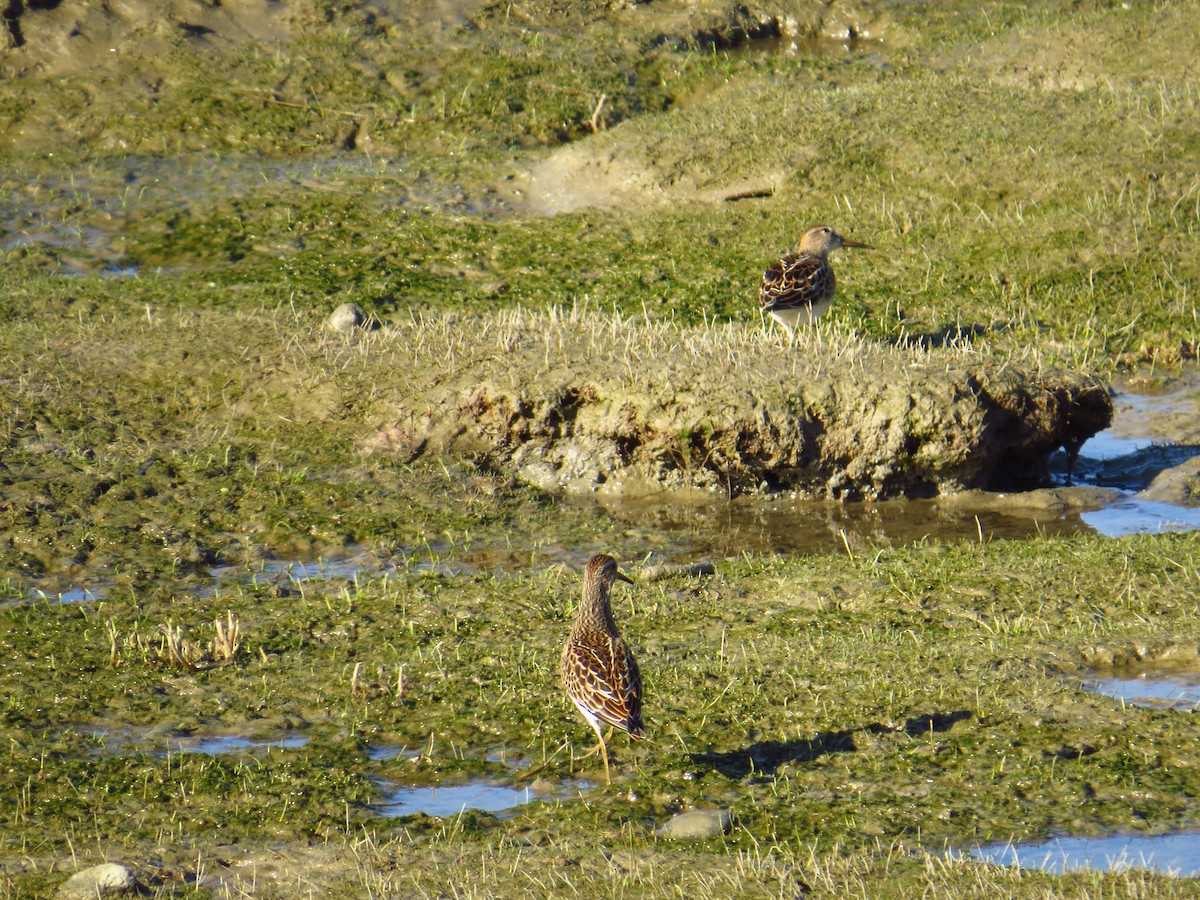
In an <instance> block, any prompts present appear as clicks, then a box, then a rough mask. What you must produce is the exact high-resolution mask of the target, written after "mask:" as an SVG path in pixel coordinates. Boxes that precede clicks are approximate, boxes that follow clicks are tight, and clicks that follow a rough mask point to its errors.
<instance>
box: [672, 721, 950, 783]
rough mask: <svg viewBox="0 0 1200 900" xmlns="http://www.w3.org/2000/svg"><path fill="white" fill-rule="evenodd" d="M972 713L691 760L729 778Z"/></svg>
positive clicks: (930, 728)
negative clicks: (861, 738)
mask: <svg viewBox="0 0 1200 900" xmlns="http://www.w3.org/2000/svg"><path fill="white" fill-rule="evenodd" d="M971 716H972V713H971V712H969V711H968V710H965V709H956V710H953V711H951V712H947V713H927V714H925V715H921V716H915V717H913V718H911V719H908V720H906V721H905V722H904V724H903V725H902V726H899V727H896V728H892V727H889V726H887V725H883V724H881V723H879V722H872V723H871V724H870V725H864V726H863V727H862V728H848V729H845V730H843V731H827V732H820V733H818V734H817V735H816V736H815V737H812V738H810V739H808V740H796V741H759V742H758V743H755V744H751V745H750V746H749V747H746V748H744V749H741V750H731V751H728V752H726V753H693V754H692V762H693V763H695V764H696V765H701V766H708V767H709V768H711V769H713V770H715V771H717V772H720V773H721V774H722V775H724V776H725V777H727V778H736V779H741V778H746V777H747V776H750V775H753V774H754V773H755V772H770V771H774V770H775V769H777V768H779V767H780V766H781V765H784V764H785V763H805V762H812V761H814V760H816V759H820V758H821V757H822V756H832V755H833V754H835V753H852V752H854V751H855V750H858V749H859V748H858V745H857V744H856V743H855V741H854V736H855V734H858V733H866V734H894V733H896V732H903V733H904V734H907V735H908V736H909V737H919V736H921V735H925V734H929V733H930V732H943V731H949V730H950V728H952V727H953V726H954V724H955V723H957V722H961V721H963V720H964V719H969V718H971Z"/></svg>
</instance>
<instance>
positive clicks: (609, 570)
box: [583, 553, 633, 585]
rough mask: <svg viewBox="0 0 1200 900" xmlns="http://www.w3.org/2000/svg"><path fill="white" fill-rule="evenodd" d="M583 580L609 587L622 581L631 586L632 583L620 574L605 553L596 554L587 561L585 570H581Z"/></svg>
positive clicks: (613, 562)
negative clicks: (615, 582)
mask: <svg viewBox="0 0 1200 900" xmlns="http://www.w3.org/2000/svg"><path fill="white" fill-rule="evenodd" d="M583 575H584V580H586V581H590V582H598V583H600V584H605V585H611V584H612V583H613V582H614V581H624V582H625V583H626V584H633V581H632V580H631V579H629V578H626V577H625V576H624V575H622V574H621V572H620V570H619V569H618V568H617V561H616V560H615V559H613V558H612V557H611V556H608V555H607V554H605V553H597V554H596V555H595V556H593V557H592V558H591V559H589V560H588V564H587V568H585V569H584V570H583Z"/></svg>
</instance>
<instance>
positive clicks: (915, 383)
mask: <svg viewBox="0 0 1200 900" xmlns="http://www.w3.org/2000/svg"><path fill="white" fill-rule="evenodd" d="M480 324H482V327H481V328H479V327H478V326H480ZM465 330H466V331H470V333H471V337H469V338H468V337H467V336H465V335H464V333H463V332H464V329H462V328H461V326H460V324H459V323H456V322H455V321H454V320H452V319H439V320H436V321H434V320H430V321H425V322H417V323H415V324H414V325H413V326H412V328H410V329H406V330H405V332H404V334H403V336H401V335H400V334H398V333H396V332H393V333H392V334H391V335H390V336H389V335H386V334H385V335H384V336H383V337H382V338H379V340H381V341H384V342H385V344H386V346H385V347H381V348H378V350H379V351H382V352H383V353H384V359H386V366H385V367H386V369H387V370H388V371H391V372H403V373H404V378H405V380H404V383H403V384H400V383H394V384H392V385H391V386H387V385H377V388H376V389H377V391H378V392H379V396H381V398H382V399H381V400H380V401H379V403H378V404H377V405H376V407H375V415H374V416H373V417H372V418H373V420H374V423H375V424H376V425H377V426H378V431H377V432H376V433H375V434H374V435H373V436H372V437H370V438H368V439H367V440H366V442H365V446H366V447H367V448H368V449H370V450H373V451H381V452H397V453H402V454H404V455H405V456H406V457H410V458H411V457H413V456H416V455H419V454H420V453H429V452H448V453H454V454H465V455H470V456H474V457H476V458H477V459H479V460H481V461H482V462H484V463H486V464H487V465H489V466H492V467H495V468H497V469H501V470H505V471H511V472H513V473H514V474H515V475H516V476H517V477H518V478H520V479H522V480H524V481H526V482H529V483H532V484H534V485H536V486H538V487H540V488H543V489H546V490H551V491H566V492H592V491H613V492H622V493H635V494H636V493H642V492H646V491H658V490H662V489H666V488H672V489H673V488H706V489H712V490H719V491H721V492H724V493H728V494H733V495H736V494H744V493H757V492H777V491H796V492H799V493H802V494H808V495H816V496H832V497H840V498H887V497H898V496H909V497H924V496H932V495H937V494H943V493H949V492H955V491H959V490H964V489H969V488H986V489H1007V488H1013V487H1025V486H1033V485H1036V484H1039V483H1042V482H1044V481H1045V479H1046V477H1047V461H1048V457H1049V455H1050V454H1051V453H1053V452H1054V451H1055V450H1056V449H1058V448H1059V447H1062V446H1067V447H1077V446H1078V445H1079V444H1080V443H1082V441H1083V440H1085V439H1086V438H1087V437H1089V436H1091V435H1092V434H1094V433H1096V432H1097V431H1099V430H1101V429H1102V428H1104V427H1106V426H1107V425H1108V423H1109V421H1110V420H1111V417H1112V402H1111V400H1110V398H1109V394H1108V391H1107V389H1106V388H1105V387H1104V386H1103V385H1102V384H1100V383H1098V382H1097V381H1095V380H1094V379H1092V378H1089V377H1084V376H1080V375H1075V374H1071V373H1067V372H1059V371H1054V370H1047V369H1043V368H1041V367H1038V366H1037V365H1036V364H1033V363H1031V364H1029V365H1027V366H1023V365H1021V364H1019V363H1016V362H1014V361H1011V360H1010V361H1006V362H1002V361H996V360H994V359H991V358H988V357H984V356H980V355H977V354H974V353H972V352H971V351H969V350H957V349H953V350H944V349H942V350H929V351H926V350H915V349H907V348H895V347H882V346H877V345H871V344H866V343H864V342H862V341H861V340H859V339H858V338H856V337H853V336H844V335H837V334H834V333H831V332H828V331H817V332H813V333H810V334H805V335H802V336H801V337H800V338H798V339H797V341H796V342H795V343H793V344H789V343H787V342H786V341H784V340H782V339H780V338H779V337H777V336H775V335H772V334H764V333H763V332H761V331H759V330H758V329H753V328H745V327H739V326H728V327H722V328H714V329H708V330H689V329H682V328H676V327H674V326H663V325H649V324H645V323H640V324H633V323H630V322H623V321H621V320H619V319H614V318H611V317H601V316H590V315H571V316H568V317H554V316H547V317H542V316H532V315H529V314H523V315H522V314H517V315H513V314H508V315H505V316H497V317H492V318H489V319H487V320H486V321H484V322H483V323H478V322H476V323H474V324H473V326H472V328H471V329H465ZM401 344H403V345H404V346H403V347H402V346H400V345H401ZM411 348H419V350H416V351H414V350H412V349H411ZM377 352H378V351H377ZM414 354H415V355H414ZM380 362H383V360H382V359H381V360H380Z"/></svg>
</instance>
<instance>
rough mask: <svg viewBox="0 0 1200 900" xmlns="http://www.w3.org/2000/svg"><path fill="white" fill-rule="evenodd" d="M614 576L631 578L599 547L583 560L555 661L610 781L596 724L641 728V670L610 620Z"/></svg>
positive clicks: (633, 732) (636, 736)
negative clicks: (578, 594)
mask: <svg viewBox="0 0 1200 900" xmlns="http://www.w3.org/2000/svg"><path fill="white" fill-rule="evenodd" d="M614 581H624V582H627V583H628V584H633V582H632V581H630V580H629V579H628V578H626V577H625V576H624V575H622V574H621V573H620V572H619V571H618V570H617V561H616V560H615V559H613V558H612V557H611V556H606V555H604V554H603V553H600V554H597V555H596V556H593V557H592V558H591V559H590V560H588V564H587V566H586V568H584V570H583V599H582V600H581V601H580V603H579V610H578V611H577V612H576V614H575V624H574V626H573V627H572V628H571V635H570V637H568V638H567V643H566V645H564V646H563V652H562V658H561V659H560V660H559V664H558V672H559V675H561V676H562V683H563V687H564V688H566V691H567V696H568V697H570V698H571V700H572V702H574V704H575V706H576V707H578V708H579V711H580V712H581V713H582V714H583V717H584V718H585V719H587V722H588V724H589V725H591V726H592V730H593V731H595V732H596V737H597V738H599V739H600V747H599V750H600V755H601V757H602V758H603V760H604V780H605V782H606V783H608V784H612V778H611V776H610V775H609V770H608V747H607V746H606V743H605V740H604V734H603V731H602V727H601V726H602V725H608V726H611V727H613V728H619V729H621V730H622V731H624V732H626V733H628V735H629V737H630V738H631V739H632V740H635V741H636V740H640V739H641V738H642V737H644V736H645V733H646V727H645V725H644V724H643V722H642V676H641V673H640V672H638V667H637V661H636V660H635V659H634V658H633V654H632V653H631V652H630V651H629V647H628V646H627V645H626V644H625V641H624V640H622V638H621V635H620V634H618V633H617V626H616V623H615V622H613V616H612V606H611V604H610V602H609V592H610V591H611V590H612V584H613V582H614Z"/></svg>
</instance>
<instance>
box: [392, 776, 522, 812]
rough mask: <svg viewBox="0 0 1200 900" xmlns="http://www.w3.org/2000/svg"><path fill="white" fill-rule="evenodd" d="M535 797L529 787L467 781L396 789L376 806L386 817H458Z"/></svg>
mask: <svg viewBox="0 0 1200 900" xmlns="http://www.w3.org/2000/svg"><path fill="white" fill-rule="evenodd" d="M532 799H533V794H532V793H531V792H530V790H529V788H514V787H505V786H504V785H499V784H463V785H455V786H451V787H419V788H418V787H406V788H400V789H398V790H395V791H392V792H391V793H390V794H388V795H387V798H386V799H385V800H384V801H383V802H382V803H379V804H377V805H376V806H375V807H374V809H375V811H376V812H378V813H379V814H380V815H381V816H384V817H385V818H392V817H395V816H412V815H416V814H417V813H425V814H426V815H429V816H456V815H458V814H459V813H461V812H463V811H465V810H468V809H478V810H482V811H484V812H503V811H504V810H506V809H514V808H516V807H518V806H521V805H523V804H525V803H528V802H529V801H530V800H532Z"/></svg>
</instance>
